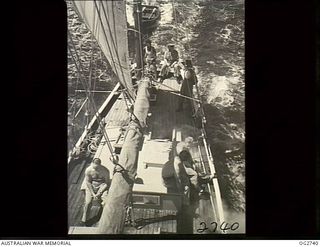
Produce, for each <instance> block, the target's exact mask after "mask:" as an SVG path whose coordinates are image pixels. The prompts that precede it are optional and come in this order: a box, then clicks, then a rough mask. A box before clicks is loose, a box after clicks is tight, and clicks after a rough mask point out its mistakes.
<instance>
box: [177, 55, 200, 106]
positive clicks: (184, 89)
mask: <svg viewBox="0 0 320 247" xmlns="http://www.w3.org/2000/svg"><path fill="white" fill-rule="evenodd" d="M197 82H198V79H197V76H196V73H195V72H194V70H193V67H192V63H191V60H190V59H187V60H186V61H185V68H184V72H183V80H182V85H181V88H180V94H181V95H184V96H187V97H189V98H193V85H195V84H196V83H197ZM184 102H186V103H187V107H188V111H190V112H192V110H193V108H192V106H193V104H192V99H187V98H184V97H181V96H180V97H179V99H178V109H177V110H176V111H177V112H179V111H182V110H183V103H184Z"/></svg>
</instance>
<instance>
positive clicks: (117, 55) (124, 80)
mask: <svg viewBox="0 0 320 247" xmlns="http://www.w3.org/2000/svg"><path fill="white" fill-rule="evenodd" d="M94 3H95V5H97V3H96V0H94ZM100 3H101V4H102V10H103V13H104V16H105V20H106V21H107V25H108V28H109V30H111V28H110V23H109V19H108V17H107V14H106V11H105V8H104V5H103V3H102V2H100ZM98 16H99V19H100V23H101V25H102V27H104V25H103V22H102V18H101V15H100V12H98ZM103 33H104V36H105V38H106V40H107V43H108V47H109V51H110V53H111V55H112V51H111V48H110V45H109V41H108V38H107V34H106V31H105V28H103ZM110 37H111V42H112V44H113V47H114V48H115V53H116V57H117V59H118V61H121V60H120V58H119V54H118V50H117V49H116V48H117V47H116V46H115V42H114V39H113V36H112V33H110ZM114 64H115V63H114ZM119 67H120V71H121V75H122V79H123V83H124V84H125V87H126V88H129V87H128V84H127V82H126V79H125V76H124V73H123V69H122V66H119ZM115 68H116V66H115ZM116 73H117V75H118V77H119V74H118V71H117V69H116ZM119 79H120V78H119ZM132 93H133V95H134V96H136V95H135V93H134V92H132ZM130 98H131V95H130ZM132 100H133V99H132Z"/></svg>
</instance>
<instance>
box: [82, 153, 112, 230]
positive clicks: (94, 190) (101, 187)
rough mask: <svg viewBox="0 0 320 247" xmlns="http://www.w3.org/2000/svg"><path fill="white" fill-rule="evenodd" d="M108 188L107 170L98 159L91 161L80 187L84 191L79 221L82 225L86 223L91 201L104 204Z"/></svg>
mask: <svg viewBox="0 0 320 247" xmlns="http://www.w3.org/2000/svg"><path fill="white" fill-rule="evenodd" d="M109 186H110V172H109V170H108V169H107V168H106V167H104V166H102V165H101V160H100V159H99V158H95V159H93V161H92V163H91V165H90V166H89V167H88V168H87V169H86V171H85V179H84V182H83V184H82V186H81V190H85V204H84V208H83V216H82V220H81V221H82V222H83V223H84V224H85V223H86V221H87V216H88V214H89V211H90V209H91V205H92V200H93V199H95V200H102V203H104V200H105V197H106V196H107V194H108V188H109Z"/></svg>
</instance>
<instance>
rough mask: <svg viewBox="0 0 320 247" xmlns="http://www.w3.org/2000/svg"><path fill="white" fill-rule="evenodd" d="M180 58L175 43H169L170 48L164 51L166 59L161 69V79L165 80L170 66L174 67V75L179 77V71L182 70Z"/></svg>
mask: <svg viewBox="0 0 320 247" xmlns="http://www.w3.org/2000/svg"><path fill="white" fill-rule="evenodd" d="M178 60H179V54H178V52H177V50H175V49H174V45H173V44H169V45H168V50H167V51H166V52H165V53H164V61H163V62H162V67H161V69H160V74H159V77H160V78H161V79H160V78H159V79H160V81H161V82H162V81H163V77H164V76H166V75H167V74H168V73H169V71H168V70H169V69H170V67H171V68H173V69H174V72H173V74H174V76H175V77H176V78H177V79H178V77H179V74H180V73H179V71H180V66H179V63H178Z"/></svg>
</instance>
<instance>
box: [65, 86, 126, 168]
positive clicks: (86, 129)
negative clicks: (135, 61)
mask: <svg viewBox="0 0 320 247" xmlns="http://www.w3.org/2000/svg"><path fill="white" fill-rule="evenodd" d="M119 88H120V83H119V82H118V83H117V85H116V86H115V87H114V89H113V90H112V92H111V93H110V94H109V96H108V98H107V99H106V100H105V102H103V104H102V106H101V107H100V108H99V110H98V113H97V114H99V115H100V114H101V113H102V112H103V110H104V109H105V108H106V106H107V105H108V103H109V102H110V101H111V99H112V98H113V97H114V95H115V93H116V92H117V91H118V89H119ZM97 114H95V115H94V116H93V118H92V119H91V121H90V123H89V124H88V126H87V127H86V128H85V130H84V131H83V133H82V135H81V136H80V138H79V139H78V141H77V143H76V145H75V146H74V148H73V149H72V152H71V153H73V152H74V151H75V150H76V149H78V148H79V147H80V146H81V143H82V142H83V141H84V140H85V137H86V136H87V134H88V133H89V130H90V129H91V128H92V126H93V125H94V123H95V122H96V121H97ZM71 159H72V156H71V155H70V156H69V157H68V164H69V163H70V161H71Z"/></svg>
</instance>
